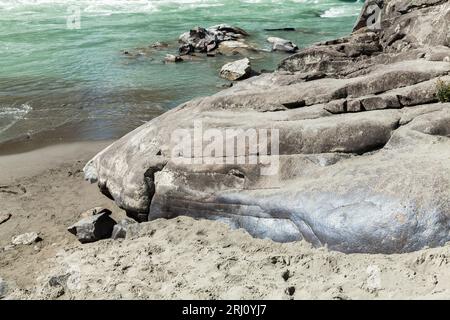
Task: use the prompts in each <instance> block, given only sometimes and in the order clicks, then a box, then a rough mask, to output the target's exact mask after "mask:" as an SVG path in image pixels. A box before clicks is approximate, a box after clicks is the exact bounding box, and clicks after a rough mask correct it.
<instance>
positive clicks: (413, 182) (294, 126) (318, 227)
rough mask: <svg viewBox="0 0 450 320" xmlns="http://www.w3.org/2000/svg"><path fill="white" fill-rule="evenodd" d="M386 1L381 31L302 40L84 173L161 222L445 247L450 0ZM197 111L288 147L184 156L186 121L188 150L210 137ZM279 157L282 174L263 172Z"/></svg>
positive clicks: (348, 245) (350, 244)
mask: <svg viewBox="0 0 450 320" xmlns="http://www.w3.org/2000/svg"><path fill="white" fill-rule="evenodd" d="M380 3H381V9H382V12H381V25H382V28H381V29H380V30H375V31H374V30H370V29H368V28H366V27H364V26H360V27H357V28H355V32H354V33H353V34H351V35H349V36H347V37H343V38H341V39H336V40H330V41H326V42H322V43H317V44H315V45H313V46H312V47H310V48H306V49H302V50H300V51H299V52H298V53H296V54H293V55H292V56H290V57H288V58H286V59H284V60H283V61H282V62H281V63H280V66H279V68H278V70H277V71H275V72H274V73H265V74H262V75H259V76H255V77H251V78H249V79H246V80H244V81H240V82H237V83H235V84H234V85H233V86H232V87H230V88H228V89H225V90H222V91H221V92H219V93H217V94H215V95H213V96H210V97H202V98H197V99H194V100H192V101H189V102H186V103H184V104H182V105H180V106H179V107H178V108H175V109H173V110H171V111H170V112H167V113H165V114H163V115H162V116H160V117H158V118H157V119H154V120H152V121H150V122H148V123H147V124H145V125H143V126H142V127H140V128H138V129H136V130H135V131H133V132H132V133H130V134H128V135H127V136H125V137H123V138H122V139H120V140H118V141H117V142H115V143H114V144H113V145H111V146H110V147H109V148H107V149H106V150H104V151H102V152H101V153H100V154H98V155H97V156H96V157H94V159H92V161H90V162H89V163H88V164H87V165H86V167H85V172H86V173H87V175H88V177H96V178H97V180H98V184H99V187H100V189H101V190H106V191H107V194H109V195H110V196H111V197H112V198H113V199H114V200H115V202H116V204H117V205H118V206H119V207H121V208H123V209H124V210H126V211H127V213H128V214H129V215H131V216H139V217H142V218H143V217H145V218H146V219H147V218H148V219H149V220H153V219H157V218H173V217H176V216H179V215H187V216H191V217H194V218H206V219H212V220H218V221H223V222H225V223H228V224H229V225H230V226H232V227H234V228H244V229H246V230H247V231H248V232H249V233H250V234H252V235H253V236H255V237H260V238H271V239H273V240H276V241H283V242H286V241H295V240H300V239H304V240H306V241H308V242H310V243H312V244H314V245H315V246H327V247H328V248H330V249H331V250H338V251H343V252H366V253H400V252H408V251H414V250H419V249H421V248H424V247H426V246H428V247H435V246H440V245H443V244H445V243H446V242H448V241H450V217H449V212H450V203H449V201H448V199H449V198H450V139H449V138H450V104H448V103H435V102H436V92H435V89H436V87H435V84H436V81H437V79H439V78H445V79H448V77H449V74H450V64H449V63H448V62H445V61H444V59H445V57H446V56H447V52H448V50H447V48H448V45H449V41H448V40H449V39H448V37H449V33H446V32H442V30H448V23H449V21H450V2H448V1H438V0H420V1H406V0H391V1H388V2H387V1H380ZM366 18H367V17H366ZM235 40H236V39H235ZM196 121H197V122H200V121H201V127H202V129H204V130H206V129H215V130H216V131H215V133H217V134H222V135H224V134H225V132H226V130H230V129H235V130H241V135H243V136H244V138H245V130H247V129H249V128H250V129H254V130H256V132H261V131H258V130H264V129H266V130H267V129H270V130H278V131H273V132H274V133H275V132H277V133H278V136H279V144H277V143H276V141H275V142H273V144H272V142H271V143H270V146H263V147H267V148H269V147H271V146H272V145H274V146H277V145H278V150H276V149H275V150H271V152H272V151H273V153H271V154H269V155H268V157H267V158H266V159H265V161H266V164H264V163H259V164H256V165H253V164H250V163H242V162H237V161H233V163H228V164H227V163H226V162H222V163H220V162H219V163H217V162H212V163H210V162H207V161H205V159H211V155H203V154H202V155H200V157H197V158H195V159H197V160H200V161H197V162H193V161H192V160H193V158H192V156H190V155H189V153H188V152H187V153H186V154H184V153H183V152H178V153H177V154H173V155H172V151H173V141H172V140H171V139H172V136H173V133H174V132H176V130H177V129H183V130H184V131H183V134H184V136H188V137H189V135H191V138H192V139H188V140H186V141H184V142H183V143H184V144H182V146H183V147H185V148H183V149H182V150H183V151H185V150H191V151H192V150H194V151H195V150H196V149H195V146H198V145H199V144H200V143H203V142H204V141H203V140H202V135H199V136H195V135H194V133H195V130H196V128H198V127H197V126H196V125H195V122H196ZM242 132H243V133H242ZM241 135H240V137H241ZM230 141H234V137H232V138H229V139H228V138H225V139H224V141H223V142H224V144H227V143H230ZM258 141H261V140H258ZM253 145H257V143H254V144H253ZM188 147H189V148H188ZM235 151H236V153H235V154H233V157H232V158H231V159H233V160H237V159H242V158H245V157H247V158H248V157H249V156H256V157H258V155H259V150H257V151H255V150H254V149H252V147H251V145H245V147H244V148H242V149H239V150H235ZM214 156H215V155H214ZM180 158H182V159H184V160H186V161H185V162H183V161H181V162H180V161H178V160H180ZM218 158H219V159H220V158H221V157H220V156H219V157H218ZM268 162H270V163H271V164H276V165H275V168H277V170H276V172H275V174H274V175H263V174H261V170H262V169H264V168H266V167H267V163H268ZM142 220H144V219H142ZM131 230H134V231H131ZM152 231H153V232H155V230H152ZM133 232H134V234H136V233H139V232H142V227H141V226H139V227H136V226H135V225H131V226H130V232H127V237H132V234H133Z"/></svg>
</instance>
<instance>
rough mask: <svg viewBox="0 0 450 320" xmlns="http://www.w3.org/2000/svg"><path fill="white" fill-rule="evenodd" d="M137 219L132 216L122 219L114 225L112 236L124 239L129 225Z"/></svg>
mask: <svg viewBox="0 0 450 320" xmlns="http://www.w3.org/2000/svg"><path fill="white" fill-rule="evenodd" d="M136 223H137V222H136V220H134V219H131V218H125V219H122V220H121V221H120V222H119V223H117V224H116V225H114V228H113V231H112V235H111V238H112V239H114V240H116V239H124V238H125V237H126V235H127V230H128V227H129V226H130V225H132V224H136Z"/></svg>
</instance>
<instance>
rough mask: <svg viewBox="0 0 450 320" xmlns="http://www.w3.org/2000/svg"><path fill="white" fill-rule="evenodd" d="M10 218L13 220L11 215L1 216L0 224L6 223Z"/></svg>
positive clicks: (3, 214)
mask: <svg viewBox="0 0 450 320" xmlns="http://www.w3.org/2000/svg"><path fill="white" fill-rule="evenodd" d="M10 218H11V214H10V213H2V214H0V224H2V223H5V222H6V221H8V220H9V219H10Z"/></svg>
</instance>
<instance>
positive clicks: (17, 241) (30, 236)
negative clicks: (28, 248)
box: [11, 232, 42, 246]
mask: <svg viewBox="0 0 450 320" xmlns="http://www.w3.org/2000/svg"><path fill="white" fill-rule="evenodd" d="M41 240H42V239H41V238H40V237H39V235H38V234H37V233H36V232H28V233H24V234H21V235H18V236H14V237H13V238H12V239H11V243H12V244H13V245H15V246H17V245H30V244H33V243H35V242H39V241H41Z"/></svg>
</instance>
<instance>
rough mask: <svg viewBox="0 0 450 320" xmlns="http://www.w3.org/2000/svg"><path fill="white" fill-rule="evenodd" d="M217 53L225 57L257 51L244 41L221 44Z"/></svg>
mask: <svg viewBox="0 0 450 320" xmlns="http://www.w3.org/2000/svg"><path fill="white" fill-rule="evenodd" d="M217 51H218V52H219V53H221V54H223V55H236V54H242V55H245V54H248V53H249V52H251V51H256V49H255V48H254V47H252V46H250V45H248V44H246V43H245V42H242V41H236V40H231V41H224V42H221V43H220V44H219V47H218V48H217Z"/></svg>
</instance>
